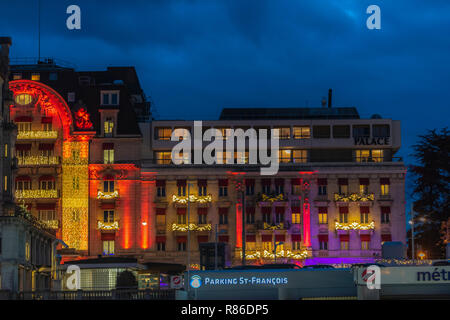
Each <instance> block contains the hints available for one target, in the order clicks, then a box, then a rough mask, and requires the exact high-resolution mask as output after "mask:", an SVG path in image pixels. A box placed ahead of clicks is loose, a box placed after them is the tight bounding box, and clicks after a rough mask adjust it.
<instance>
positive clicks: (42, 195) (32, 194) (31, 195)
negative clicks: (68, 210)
mask: <svg viewBox="0 0 450 320" xmlns="http://www.w3.org/2000/svg"><path fill="white" fill-rule="evenodd" d="M15 197H16V199H57V198H59V190H54V189H53V190H42V189H38V190H16V193H15Z"/></svg>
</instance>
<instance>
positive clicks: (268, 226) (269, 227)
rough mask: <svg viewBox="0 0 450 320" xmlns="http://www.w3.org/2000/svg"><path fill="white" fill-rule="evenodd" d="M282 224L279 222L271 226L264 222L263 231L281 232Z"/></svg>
mask: <svg viewBox="0 0 450 320" xmlns="http://www.w3.org/2000/svg"><path fill="white" fill-rule="evenodd" d="M282 229H283V222H280V223H279V224H277V225H271V224H270V223H267V222H264V230H282Z"/></svg>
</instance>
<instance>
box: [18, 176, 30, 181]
mask: <svg viewBox="0 0 450 320" xmlns="http://www.w3.org/2000/svg"><path fill="white" fill-rule="evenodd" d="M16 181H31V178H30V177H29V176H18V177H16Z"/></svg>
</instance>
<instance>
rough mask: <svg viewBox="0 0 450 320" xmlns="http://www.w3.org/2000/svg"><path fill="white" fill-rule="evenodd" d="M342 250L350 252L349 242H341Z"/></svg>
mask: <svg viewBox="0 0 450 320" xmlns="http://www.w3.org/2000/svg"><path fill="white" fill-rule="evenodd" d="M341 250H348V241H341Z"/></svg>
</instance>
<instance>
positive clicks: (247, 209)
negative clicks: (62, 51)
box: [10, 61, 406, 265]
mask: <svg viewBox="0 0 450 320" xmlns="http://www.w3.org/2000/svg"><path fill="white" fill-rule="evenodd" d="M11 77H12V81H11V83H10V88H11V90H12V91H13V92H14V99H15V104H14V107H13V108H12V111H11V117H12V119H14V121H15V122H16V123H17V125H18V128H19V134H18V139H19V140H18V141H19V142H20V143H18V147H16V157H17V158H18V161H19V174H18V176H17V179H16V198H17V200H18V201H23V202H24V204H25V205H26V206H27V208H28V209H29V210H30V211H31V212H32V214H33V215H35V216H36V217H39V218H40V219H41V220H45V221H46V222H48V224H49V225H50V226H53V227H54V228H55V229H56V231H57V233H58V236H59V237H61V239H62V240H63V241H64V242H66V243H67V245H68V246H69V247H70V248H71V249H66V250H62V251H61V252H62V253H63V254H65V255H66V256H68V258H78V257H97V256H98V255H116V256H133V257H136V258H138V260H139V261H140V262H149V261H151V262H168V263H182V264H186V263H187V251H188V250H189V249H190V251H191V255H190V259H191V260H190V263H191V264H192V265H198V264H199V261H200V257H199V250H198V249H199V244H200V243H202V242H211V241H214V240H215V238H216V231H217V239H218V241H220V242H225V243H227V244H228V246H229V250H228V252H229V256H228V261H229V262H230V263H231V264H240V263H241V256H242V247H243V245H244V244H245V249H246V257H247V263H267V262H274V261H275V260H276V261H277V262H296V263H352V262H356V261H359V262H360V261H365V260H367V261H369V260H370V259H374V258H376V257H380V256H381V244H382V242H384V241H391V240H392V241H402V242H405V237H406V235H405V209H404V200H405V199H404V181H405V174H406V169H405V167H404V164H403V162H402V161H401V159H398V158H396V157H395V153H396V152H397V151H398V150H399V148H400V123H399V121H395V120H391V119H382V118H381V117H379V116H374V117H372V118H370V119H361V118H360V116H359V114H358V112H357V110H356V109H355V108H332V107H331V106H330V107H328V108H327V107H323V108H291V109H224V110H223V111H222V114H221V116H220V118H219V120H217V121H204V122H203V128H204V129H206V128H217V129H219V130H221V131H222V132H224V133H226V129H236V128H242V129H244V130H245V129H248V128H255V129H279V130H278V131H277V132H278V135H279V139H280V140H279V143H280V152H279V159H280V160H279V161H280V169H279V172H278V173H277V174H276V175H275V176H261V175H260V167H259V166H258V165H250V164H248V163H246V162H247V161H248V155H247V153H243V154H239V153H237V152H235V153H234V157H233V155H232V156H231V158H234V159H235V160H237V159H239V160H242V163H241V164H231V163H225V164H216V165H206V164H199V165H192V164H182V165H174V164H173V163H172V160H171V150H172V147H173V146H174V145H175V144H177V143H178V142H174V141H171V140H170V137H171V134H172V132H173V130H174V129H178V128H184V129H188V130H190V132H191V133H192V132H193V122H192V121H174V120H151V119H150V118H151V114H150V113H149V102H148V101H147V100H146V99H145V95H144V93H143V91H142V89H141V88H140V85H139V81H138V78H137V75H136V72H135V71H134V69H133V68H108V69H107V70H106V71H95V72H78V71H74V69H72V68H63V67H59V66H57V65H56V64H54V63H53V61H47V62H46V63H41V64H37V65H16V66H13V72H12V75H11ZM30 79H32V80H30ZM49 124H51V125H49ZM225 143H226V141H224V144H225ZM204 146H206V144H205V145H204ZM183 157H184V156H183ZM242 199H244V201H243V203H242ZM243 221H244V223H243ZM188 230H189V234H190V237H189V239H188ZM244 231H245V232H244ZM188 243H189V244H190V248H188ZM275 248H276V250H275V253H274V249H275Z"/></svg>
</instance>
